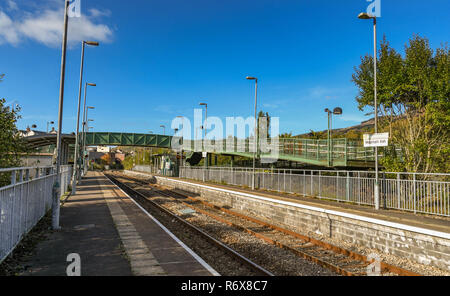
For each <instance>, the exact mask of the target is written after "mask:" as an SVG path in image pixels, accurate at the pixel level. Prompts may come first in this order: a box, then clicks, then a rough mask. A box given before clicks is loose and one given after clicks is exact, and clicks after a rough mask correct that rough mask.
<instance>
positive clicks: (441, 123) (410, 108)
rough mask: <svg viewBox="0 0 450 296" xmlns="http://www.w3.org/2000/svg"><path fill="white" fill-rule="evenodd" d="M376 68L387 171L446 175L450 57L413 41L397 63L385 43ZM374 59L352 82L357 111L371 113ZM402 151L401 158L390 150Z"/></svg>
mask: <svg viewBox="0 0 450 296" xmlns="http://www.w3.org/2000/svg"><path fill="white" fill-rule="evenodd" d="M378 60H379V62H378V63H377V94H378V98H377V103H378V110H379V114H378V115H380V116H381V117H380V118H381V120H380V125H379V132H382V131H388V132H390V139H391V141H390V142H391V143H392V145H391V146H390V147H388V148H386V149H385V157H384V158H383V159H382V160H381V162H382V164H383V165H384V166H385V167H386V169H388V170H391V169H397V170H398V169H403V170H406V171H408V172H425V173H429V172H448V171H449V169H450V164H449V162H448V161H447V160H448V158H449V157H450V154H449V152H450V143H449V138H450V137H449V136H450V134H449V133H450V102H449V98H450V86H449V81H450V55H449V48H448V46H447V45H445V46H442V47H441V48H438V49H437V50H436V51H435V52H434V51H433V50H432V49H431V48H430V45H429V42H428V40H427V39H426V38H422V37H420V36H417V35H415V36H413V37H412V38H411V39H410V40H409V44H407V45H406V46H405V56H404V57H402V56H401V55H400V54H399V53H397V52H396V50H395V49H393V48H391V47H390V45H389V42H387V41H386V38H385V37H384V38H383V40H382V42H381V50H380V51H379V57H378ZM373 74H374V73H373V58H372V57H370V56H365V57H363V58H362V59H361V64H360V65H359V67H358V68H355V73H354V74H353V75H352V81H353V82H354V83H355V84H356V85H357V87H358V88H359V94H358V96H357V97H356V100H357V102H358V104H359V109H360V110H361V111H362V110H364V109H365V108H367V107H369V108H370V107H374V105H373V103H374V97H373V87H374V84H373ZM394 146H395V147H400V148H401V151H400V152H401V153H400V154H399V150H398V149H396V148H395V147H394Z"/></svg>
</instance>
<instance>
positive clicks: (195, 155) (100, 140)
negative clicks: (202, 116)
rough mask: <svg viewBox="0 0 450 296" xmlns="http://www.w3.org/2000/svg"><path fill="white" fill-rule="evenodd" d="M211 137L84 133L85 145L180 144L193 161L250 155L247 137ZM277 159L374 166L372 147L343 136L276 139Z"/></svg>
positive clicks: (338, 165) (343, 165) (319, 163)
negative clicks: (205, 142) (212, 155)
mask: <svg viewBox="0 0 450 296" xmlns="http://www.w3.org/2000/svg"><path fill="white" fill-rule="evenodd" d="M231 142H232V143H231V145H230V143H229V142H228V143H227V142H226V141H224V140H218V141H214V140H212V141H211V143H209V145H202V141H201V140H198V141H192V140H185V141H183V139H182V138H179V137H173V136H166V135H157V134H135V133H108V132H93V133H87V134H86V144H87V145H117V146H137V147H159V148H172V149H173V148H174V147H173V144H175V143H176V144H178V145H180V146H182V148H183V150H184V151H189V152H190V153H188V157H187V161H188V162H190V163H191V164H196V163H198V162H199V161H200V159H201V152H204V151H206V152H209V153H215V154H224V155H236V156H244V157H249V158H252V157H253V151H252V148H253V144H252V143H251V142H250V141H249V139H246V140H242V141H238V140H237V139H234V143H233V140H231ZM277 147H278V156H277V158H278V159H279V160H288V161H294V162H301V163H306V164H311V165H319V166H335V167H347V166H355V167H372V166H373V165H374V149H373V148H365V147H362V145H361V144H360V143H357V142H356V141H350V140H347V139H333V140H332V142H331V144H330V148H329V146H328V141H327V140H316V139H294V138H292V139H279V140H278V146H277ZM259 156H260V157H261V158H270V157H271V155H269V154H264V153H260V154H259Z"/></svg>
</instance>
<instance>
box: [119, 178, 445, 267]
mask: <svg viewBox="0 0 450 296" xmlns="http://www.w3.org/2000/svg"><path fill="white" fill-rule="evenodd" d="M126 173H129V174H133V175H141V176H142V177H147V178H149V181H151V182H155V183H157V184H160V185H162V186H168V187H170V188H173V189H174V190H176V191H178V192H179V193H181V194H187V195H190V196H194V197H202V198H203V199H205V200H207V201H209V202H211V203H215V204H217V205H219V206H221V207H224V208H232V209H236V210H238V211H240V210H242V211H244V213H246V212H250V213H251V215H252V216H255V217H260V218H261V219H263V220H266V221H270V222H271V223H275V224H279V225H280V226H282V227H285V228H287V229H289V230H292V231H295V232H297V231H298V232H301V233H303V232H304V233H305V234H307V235H313V236H316V235H317V237H316V238H317V239H320V240H322V239H324V240H327V241H330V243H334V244H338V245H339V244H342V246H344V247H347V248H360V247H361V248H364V250H363V249H361V250H360V251H361V252H369V251H370V252H372V251H374V252H379V253H378V254H379V255H380V256H382V257H383V260H390V261H391V264H394V265H395V262H397V261H404V262H403V263H402V264H405V265H408V264H410V263H411V264H415V263H419V264H422V265H424V266H432V267H437V268H439V269H441V270H444V271H445V272H446V273H448V271H449V270H450V256H449V254H450V252H449V250H450V249H449V248H450V220H449V218H448V217H430V216H425V215H415V214H413V213H406V212H400V211H394V210H378V211H377V210H375V209H373V208H370V207H365V206H359V205H353V204H346V203H337V202H333V201H327V200H320V199H313V198H308V197H302V196H298V195H289V194H282V193H276V192H268V191H263V190H254V191H252V190H249V189H248V188H242V187H238V186H232V185H223V184H214V183H203V182H200V181H195V180H188V179H179V178H171V177H163V176H156V175H155V176H152V175H150V174H147V173H143V172H136V171H126ZM391 255H393V256H395V257H392V256H391ZM418 272H419V273H420V272H421V271H420V270H418Z"/></svg>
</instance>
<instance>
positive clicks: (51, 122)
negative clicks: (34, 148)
mask: <svg viewBox="0 0 450 296" xmlns="http://www.w3.org/2000/svg"><path fill="white" fill-rule="evenodd" d="M49 124H55V122H54V121H47V134H48V125H49Z"/></svg>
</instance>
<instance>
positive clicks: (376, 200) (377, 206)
mask: <svg viewBox="0 0 450 296" xmlns="http://www.w3.org/2000/svg"><path fill="white" fill-rule="evenodd" d="M358 18H359V19H362V20H368V19H373V79H374V87H373V91H374V108H375V111H374V112H375V133H378V103H377V17H376V16H374V15H370V14H368V13H365V12H362V13H360V14H359V15H358ZM374 192H375V194H374V203H375V209H376V210H379V209H380V190H379V182H378V147H376V146H375V188H374Z"/></svg>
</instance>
